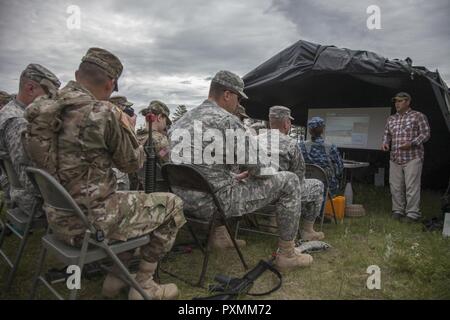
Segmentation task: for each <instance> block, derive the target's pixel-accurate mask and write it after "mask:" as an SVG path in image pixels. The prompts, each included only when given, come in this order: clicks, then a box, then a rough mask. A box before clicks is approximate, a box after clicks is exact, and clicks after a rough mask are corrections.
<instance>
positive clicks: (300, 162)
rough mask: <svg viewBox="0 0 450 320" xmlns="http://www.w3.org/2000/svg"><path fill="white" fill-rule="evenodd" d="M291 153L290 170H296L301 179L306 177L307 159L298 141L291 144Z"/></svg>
mask: <svg viewBox="0 0 450 320" xmlns="http://www.w3.org/2000/svg"><path fill="white" fill-rule="evenodd" d="M289 155H290V158H291V164H290V168H289V171H291V172H294V173H295V174H296V175H297V176H298V178H299V179H301V180H303V179H304V178H305V159H304V158H303V155H302V153H301V151H300V147H299V145H298V144H297V143H296V142H293V143H292V144H291V145H290V150H289Z"/></svg>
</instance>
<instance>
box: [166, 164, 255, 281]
mask: <svg viewBox="0 0 450 320" xmlns="http://www.w3.org/2000/svg"><path fill="white" fill-rule="evenodd" d="M162 176H163V177H164V179H165V181H167V183H168V185H169V189H170V192H172V193H176V192H174V189H173V188H174V187H175V188H179V189H185V190H194V191H199V192H204V193H208V194H210V195H211V197H212V198H213V201H214V204H215V206H216V208H217V210H215V211H214V214H213V216H212V218H211V219H210V220H209V221H206V220H201V219H198V218H194V217H192V216H190V215H189V212H185V217H186V220H187V227H188V230H189V232H190V234H191V235H192V237H193V239H194V240H195V242H196V243H197V244H198V245H199V247H200V249H201V250H202V252H203V255H204V258H203V266H202V271H201V273H200V277H199V280H198V282H197V284H196V285H197V286H200V287H203V283H204V280H205V275H206V270H207V267H208V260H209V254H210V240H211V235H212V232H213V230H214V227H215V226H216V224H217V222H221V223H222V224H223V225H225V228H226V229H227V231H228V234H229V235H230V238H231V240H232V242H233V245H234V247H235V249H236V251H237V253H238V255H239V259H240V261H241V263H242V265H243V266H244V268H245V270H247V269H248V266H247V263H246V262H245V260H244V256H243V255H242V252H241V250H240V249H239V247H238V245H237V244H236V240H235V238H234V237H233V236H232V234H231V229H230V226H229V224H228V223H227V218H226V215H225V212H224V210H223V208H222V205H221V204H220V202H219V200H218V199H217V197H216V194H215V189H214V187H213V186H212V185H211V184H210V183H209V181H208V180H207V179H206V178H205V177H204V176H203V174H202V173H201V172H200V171H199V170H197V169H196V168H195V167H194V166H192V165H184V164H179V165H178V164H165V165H163V166H162ZM192 224H202V225H207V226H208V234H207V238H206V246H205V247H204V246H203V245H202V244H201V242H200V241H199V239H198V237H197V236H196V234H195V232H194V230H193V228H192Z"/></svg>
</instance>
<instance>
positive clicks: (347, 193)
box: [344, 182, 353, 207]
mask: <svg viewBox="0 0 450 320" xmlns="http://www.w3.org/2000/svg"><path fill="white" fill-rule="evenodd" d="M344 197H345V206H346V207H348V206H349V205H351V204H353V190H352V184H351V183H350V182H347V184H346V185H345V190H344Z"/></svg>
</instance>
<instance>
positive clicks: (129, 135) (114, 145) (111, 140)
mask: <svg viewBox="0 0 450 320" xmlns="http://www.w3.org/2000/svg"><path fill="white" fill-rule="evenodd" d="M108 117H109V119H108V121H107V125H106V128H105V133H104V135H105V136H104V138H105V142H106V145H107V147H108V150H109V151H110V152H111V155H112V160H113V162H114V165H115V167H116V168H117V169H119V170H120V171H122V172H125V173H131V172H135V171H137V170H139V168H141V167H142V166H143V164H144V149H143V147H142V146H140V145H139V143H138V141H137V139H136V135H135V134H134V132H133V130H132V128H131V127H130V125H129V123H128V122H127V121H126V119H125V117H124V115H123V113H122V112H120V110H118V109H117V108H113V109H112V111H111V112H108Z"/></svg>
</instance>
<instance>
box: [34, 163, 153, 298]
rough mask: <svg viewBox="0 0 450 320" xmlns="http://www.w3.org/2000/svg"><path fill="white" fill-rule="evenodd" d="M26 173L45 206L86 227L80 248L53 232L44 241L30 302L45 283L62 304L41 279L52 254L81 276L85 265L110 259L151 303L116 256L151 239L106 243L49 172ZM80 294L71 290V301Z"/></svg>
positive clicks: (124, 278)
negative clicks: (48, 258)
mask: <svg viewBox="0 0 450 320" xmlns="http://www.w3.org/2000/svg"><path fill="white" fill-rule="evenodd" d="M26 171H27V173H28V175H29V176H30V179H31V181H32V182H33V183H34V184H35V185H36V186H37V188H38V189H39V191H40V193H41V195H42V198H43V199H44V204H46V205H47V206H50V207H53V208H56V209H58V210H60V211H65V212H67V213H68V214H71V213H72V214H76V215H77V216H78V218H80V220H81V221H82V222H83V224H84V225H85V227H86V232H85V234H84V237H83V241H82V245H81V248H76V247H72V246H69V245H67V244H66V243H64V242H63V241H61V240H59V239H57V237H56V236H55V235H54V234H51V233H50V232H48V233H47V235H45V236H44V237H43V238H42V249H41V252H40V255H39V260H38V268H37V272H36V275H35V277H34V280H33V287H32V290H31V297H30V298H31V299H33V298H34V296H35V294H36V291H37V287H38V284H39V283H40V282H42V283H43V284H44V285H45V286H46V287H47V288H48V289H49V290H50V291H51V292H52V293H53V294H54V295H55V296H56V297H57V298H58V299H60V300H63V297H62V296H61V295H60V294H59V293H58V292H57V291H56V289H55V288H53V286H52V285H51V283H49V282H48V281H47V279H46V278H45V277H44V276H43V275H42V269H43V267H44V262H45V259H46V256H47V251H50V252H52V253H53V254H54V255H55V256H56V258H57V259H58V260H59V261H61V262H63V263H65V264H66V265H69V266H70V265H75V266H78V268H79V270H80V273H82V271H83V266H84V265H86V264H88V263H91V262H97V261H100V260H103V259H105V258H110V259H112V261H113V262H114V263H115V264H116V265H117V266H118V267H119V268H120V270H121V273H122V274H121V275H117V276H118V277H120V278H121V279H122V280H123V281H125V282H127V283H128V284H129V285H130V286H133V287H134V288H135V289H136V290H137V291H138V292H139V293H140V294H141V295H142V296H143V297H144V298H145V299H147V300H150V297H149V296H148V295H147V293H146V292H145V291H144V290H143V289H142V288H141V286H140V285H139V284H138V283H137V282H136V280H135V279H134V277H132V276H131V274H130V273H129V271H128V269H127V268H126V267H125V266H124V265H123V263H122V262H121V261H120V259H119V258H118V257H117V254H119V253H122V252H125V251H129V250H133V249H136V248H139V247H141V246H143V245H145V244H147V243H148V242H149V241H150V237H149V236H148V235H145V236H142V237H138V238H135V239H131V240H128V241H125V242H115V243H111V244H109V243H108V242H107V240H105V238H104V236H103V232H102V231H101V230H96V229H95V228H94V226H93V225H92V224H91V223H90V222H89V221H88V219H87V218H86V216H85V215H84V213H83V211H82V210H81V209H80V207H79V206H78V205H77V204H76V202H75V201H74V200H73V198H72V197H71V196H70V194H69V193H68V192H67V191H66V190H65V189H64V187H63V186H61V184H60V183H59V182H58V181H56V180H55V179H54V178H53V177H52V176H51V175H49V174H48V173H47V172H45V171H43V170H40V169H36V168H27V169H26ZM49 231H50V230H49ZM105 269H106V268H105ZM77 293H78V292H77V289H72V290H71V292H70V297H69V299H71V300H75V299H76V297H77Z"/></svg>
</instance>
